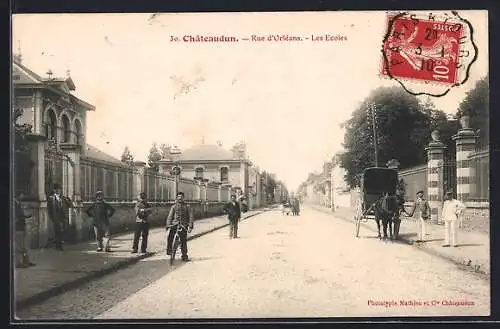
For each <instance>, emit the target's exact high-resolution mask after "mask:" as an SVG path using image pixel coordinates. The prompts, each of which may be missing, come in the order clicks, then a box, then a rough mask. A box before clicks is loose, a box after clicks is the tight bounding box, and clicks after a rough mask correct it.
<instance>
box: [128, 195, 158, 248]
mask: <svg viewBox="0 0 500 329" xmlns="http://www.w3.org/2000/svg"><path fill="white" fill-rule="evenodd" d="M152 210H153V208H152V207H151V205H150V204H149V202H148V201H147V195H146V193H144V192H141V194H139V200H137V203H136V204H135V225H136V227H135V232H134V242H133V243H132V253H133V254H135V253H137V249H138V248H139V239H140V237H141V236H142V242H141V253H143V254H145V253H147V248H148V236H149V221H148V217H149V214H150V213H151V211H152Z"/></svg>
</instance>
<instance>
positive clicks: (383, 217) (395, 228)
mask: <svg viewBox="0 0 500 329" xmlns="http://www.w3.org/2000/svg"><path fill="white" fill-rule="evenodd" d="M385 199H387V205H388V207H387V208H388V209H384V208H383V207H382V204H383V202H384V200H385ZM403 204H404V201H403V200H402V199H401V198H400V197H398V196H396V195H388V194H386V195H384V196H383V197H382V198H380V199H378V200H377V201H375V203H374V204H373V205H372V207H373V210H374V213H375V221H376V222H377V228H378V238H379V239H382V234H381V233H380V221H382V227H383V232H384V237H383V239H384V240H387V238H388V237H387V227H389V237H390V239H391V240H394V239H396V240H397V239H398V235H399V225H400V223H401V220H400V218H399V214H400V212H401V211H402V209H404V206H403Z"/></svg>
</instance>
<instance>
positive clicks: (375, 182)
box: [361, 167, 398, 211]
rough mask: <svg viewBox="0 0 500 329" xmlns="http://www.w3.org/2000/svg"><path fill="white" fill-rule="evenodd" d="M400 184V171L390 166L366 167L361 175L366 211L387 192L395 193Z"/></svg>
mask: <svg viewBox="0 0 500 329" xmlns="http://www.w3.org/2000/svg"><path fill="white" fill-rule="evenodd" d="M397 186H398V172H397V170H396V169H389V168H377V167H373V168H366V169H365V170H364V172H363V175H362V176H361V201H362V208H363V210H364V211H366V210H367V209H368V208H369V207H370V205H371V204H372V203H374V202H375V201H377V200H378V199H380V198H381V197H382V196H384V194H385V193H389V195H395V194H396V189H397Z"/></svg>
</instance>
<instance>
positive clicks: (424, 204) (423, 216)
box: [408, 191, 431, 242]
mask: <svg viewBox="0 0 500 329" xmlns="http://www.w3.org/2000/svg"><path fill="white" fill-rule="evenodd" d="M415 211H418V213H417V216H418V217H417V218H418V224H419V227H418V233H417V234H418V239H417V241H416V242H425V234H426V221H427V220H428V219H429V218H430V217H431V207H430V206H429V202H428V201H427V200H426V199H425V198H424V191H418V192H417V200H416V201H415V203H414V204H413V207H412V209H411V211H410V214H409V215H408V216H409V217H413V214H414V213H415Z"/></svg>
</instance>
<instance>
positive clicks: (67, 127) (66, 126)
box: [62, 115, 71, 143]
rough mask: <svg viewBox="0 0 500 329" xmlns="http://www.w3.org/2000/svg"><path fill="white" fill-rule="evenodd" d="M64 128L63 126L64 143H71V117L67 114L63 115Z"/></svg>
mask: <svg viewBox="0 0 500 329" xmlns="http://www.w3.org/2000/svg"><path fill="white" fill-rule="evenodd" d="M62 128H63V136H62V137H63V138H62V141H63V143H69V142H70V137H71V128H70V125H69V119H68V117H67V116H66V115H63V116H62Z"/></svg>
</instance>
